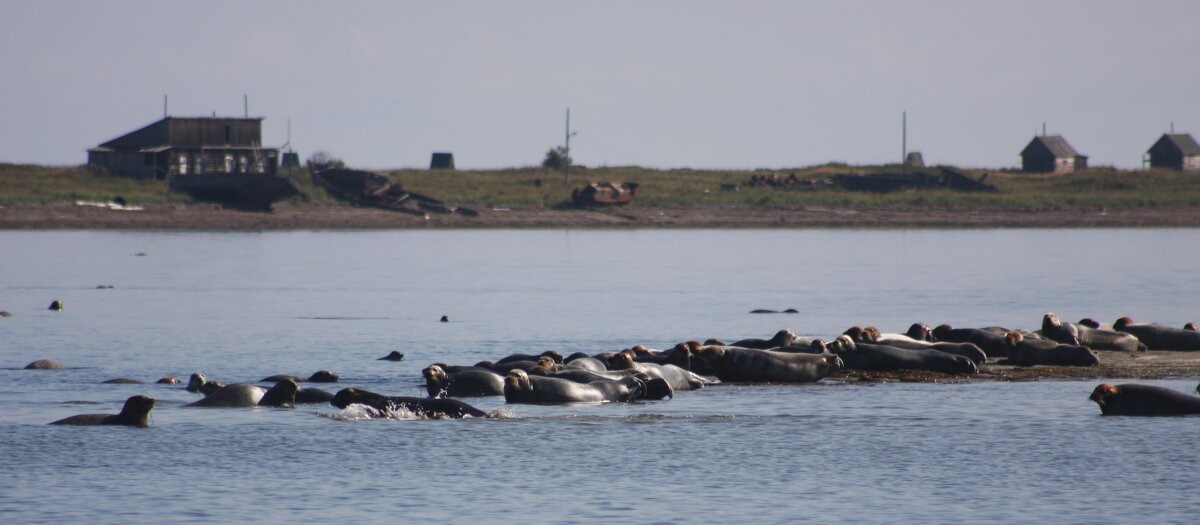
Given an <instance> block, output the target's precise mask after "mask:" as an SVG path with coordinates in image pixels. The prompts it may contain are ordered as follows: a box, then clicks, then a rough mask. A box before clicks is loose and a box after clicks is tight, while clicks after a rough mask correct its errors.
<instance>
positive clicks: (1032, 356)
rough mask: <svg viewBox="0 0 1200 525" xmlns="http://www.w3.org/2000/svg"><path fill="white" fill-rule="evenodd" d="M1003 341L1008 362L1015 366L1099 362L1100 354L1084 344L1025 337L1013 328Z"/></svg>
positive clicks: (1071, 364)
mask: <svg viewBox="0 0 1200 525" xmlns="http://www.w3.org/2000/svg"><path fill="white" fill-rule="evenodd" d="M1004 342H1005V343H1006V344H1007V345H1008V362H1009V364H1013V365H1016V366H1034V365H1057V366H1097V365H1099V364H1100V356H1098V355H1096V353H1095V352H1093V351H1092V349H1090V348H1088V347H1086V346H1080V345H1068V344H1062V343H1059V342H1057V341H1053V340H1050V339H1025V337H1024V336H1023V335H1021V333H1020V332H1017V331H1015V330H1014V331H1012V332H1009V333H1008V335H1006V336H1005V337H1004Z"/></svg>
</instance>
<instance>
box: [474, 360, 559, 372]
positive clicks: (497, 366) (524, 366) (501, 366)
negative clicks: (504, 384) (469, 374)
mask: <svg viewBox="0 0 1200 525" xmlns="http://www.w3.org/2000/svg"><path fill="white" fill-rule="evenodd" d="M538 359H540V358H537V357H534V358H533V360H532V361H527V360H521V361H509V362H507V363H492V362H491V361H480V362H478V363H475V367H476V368H486V369H488V370H491V371H493V372H496V373H497V374H507V373H508V372H509V371H511V370H524V371H526V372H528V371H530V370H533V367H535V366H537V365H538V364H537V360H538ZM556 364H557V363H556Z"/></svg>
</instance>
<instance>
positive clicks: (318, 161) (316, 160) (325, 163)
mask: <svg viewBox="0 0 1200 525" xmlns="http://www.w3.org/2000/svg"><path fill="white" fill-rule="evenodd" d="M308 165H309V166H312V167H313V168H315V169H319V170H320V169H325V168H338V169H341V168H345V167H346V163H345V162H342V159H339V158H337V157H334V156H333V155H332V154H330V153H329V152H328V151H317V152H314V153H313V154H312V155H311V156H309V157H308Z"/></svg>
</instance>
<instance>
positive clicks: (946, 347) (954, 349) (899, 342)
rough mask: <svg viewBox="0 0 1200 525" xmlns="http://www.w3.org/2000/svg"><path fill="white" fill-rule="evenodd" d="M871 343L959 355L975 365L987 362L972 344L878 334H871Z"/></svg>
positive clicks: (980, 351) (904, 335)
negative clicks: (936, 341) (935, 341)
mask: <svg viewBox="0 0 1200 525" xmlns="http://www.w3.org/2000/svg"><path fill="white" fill-rule="evenodd" d="M871 339H872V340H871V341H870V342H873V343H875V344H881V345H886V346H892V347H896V348H907V349H910V350H921V349H930V350H937V351H939V352H945V353H947V354H950V355H961V356H963V357H965V358H967V359H970V360H971V362H973V363H975V364H976V365H981V364H984V363H986V362H987V353H986V352H984V351H983V349H981V348H979V347H978V346H975V345H974V344H973V343H944V342H943V343H931V342H928V341H923V340H917V339H913V338H912V337H909V336H908V335H906V334H892V333H879V332H875V333H874V334H872V337H871Z"/></svg>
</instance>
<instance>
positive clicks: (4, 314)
mask: <svg viewBox="0 0 1200 525" xmlns="http://www.w3.org/2000/svg"><path fill="white" fill-rule="evenodd" d="M0 317H12V314H11V313H9V312H8V311H7V310H0Z"/></svg>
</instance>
